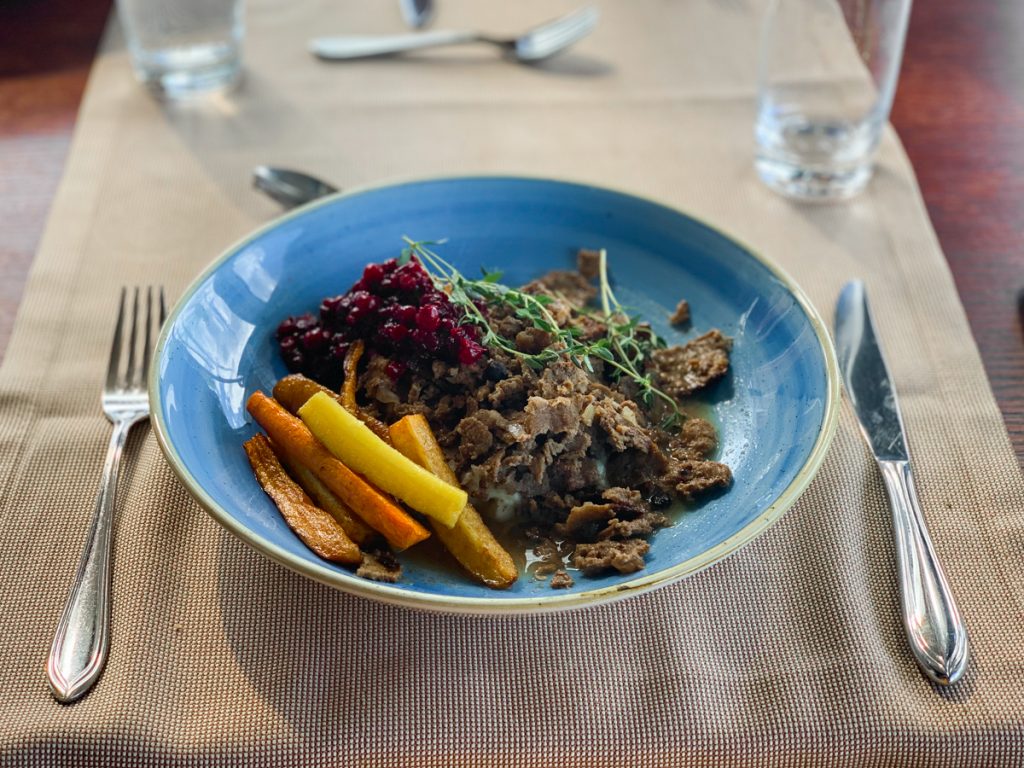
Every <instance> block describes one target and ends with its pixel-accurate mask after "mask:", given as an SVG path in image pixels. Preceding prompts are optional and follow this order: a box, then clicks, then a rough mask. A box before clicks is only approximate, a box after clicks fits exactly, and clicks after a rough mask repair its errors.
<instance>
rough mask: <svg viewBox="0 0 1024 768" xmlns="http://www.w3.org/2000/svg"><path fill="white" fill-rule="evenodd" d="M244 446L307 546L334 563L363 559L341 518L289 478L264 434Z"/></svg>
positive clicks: (255, 469)
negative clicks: (312, 499) (312, 498)
mask: <svg viewBox="0 0 1024 768" xmlns="http://www.w3.org/2000/svg"><path fill="white" fill-rule="evenodd" d="M244 447H245V453H246V455H247V456H248V457H249V463H250V464H251V465H252V471H253V473H254V474H255V475H256V479H257V480H258V481H259V484H260V485H261V486H262V488H263V490H264V491H266V493H267V495H268V496H269V497H270V498H271V499H272V500H273V502H274V504H276V505H277V508H278V509H279V510H281V516H282V517H284V520H285V522H286V523H288V527H289V528H291V529H292V530H293V531H295V535H296V536H298V537H299V538H300V539H302V542H303V543H304V544H305V545H306V546H307V547H309V548H310V549H311V550H313V551H314V552H316V553H317V554H318V555H320V557H322V558H324V559H325V560H331V561H332V562H336V563H348V564H350V565H355V564H356V563H359V562H361V561H362V559H363V556H362V553H361V552H360V551H359V545H357V544H356V543H355V542H354V541H352V539H350V538H349V537H348V535H347V534H346V533H345V530H344V528H342V527H341V525H340V524H339V523H338V521H337V520H335V519H334V517H333V516H331V514H330V513H328V512H326V511H324V510H322V509H320V507H318V506H316V505H315V504H314V503H313V502H312V501H311V500H310V498H309V497H308V496H307V495H306V494H305V493H304V492H303V490H302V489H301V488H300V487H299V486H298V485H297V484H296V483H295V481H294V480H292V479H291V478H290V477H288V473H287V472H285V471H284V467H282V466H281V462H280V461H278V460H277V456H276V455H274V451H273V449H272V448H271V447H270V441H269V440H267V438H266V436H265V435H256V436H255V437H253V438H252V439H250V440H247V441H246V442H245V444H244Z"/></svg>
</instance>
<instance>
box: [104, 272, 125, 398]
mask: <svg viewBox="0 0 1024 768" xmlns="http://www.w3.org/2000/svg"><path fill="white" fill-rule="evenodd" d="M126 291H127V289H126V288H121V301H120V302H119V304H118V307H117V327H115V328H114V340H113V342H111V344H110V362H109V363H107V389H113V388H114V386H115V385H116V384H117V367H118V366H119V365H120V364H121V336H122V335H123V334H122V331H123V329H124V299H125V294H126Z"/></svg>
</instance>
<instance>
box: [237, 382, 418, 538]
mask: <svg viewBox="0 0 1024 768" xmlns="http://www.w3.org/2000/svg"><path fill="white" fill-rule="evenodd" d="M246 408H247V409H248V411H249V413H250V414H251V415H252V417H253V418H254V419H255V420H256V423H257V424H259V425H260V426H261V427H263V429H264V430H265V431H266V433H267V434H268V435H269V436H270V439H271V440H272V441H273V442H274V444H275V445H276V446H278V447H279V448H280V449H281V450H282V451H284V452H285V453H286V454H287V455H288V456H289V458H290V459H291V460H292V461H295V462H296V463H298V464H301V465H302V466H304V467H306V468H307V469H309V470H310V471H311V472H313V474H314V475H316V476H317V477H318V478H320V480H321V481H323V483H324V485H326V486H327V487H328V488H329V489H330V490H331V491H332V492H334V493H335V494H337V496H338V498H340V499H341V500H342V501H343V502H345V504H347V505H348V506H349V508H350V509H351V510H352V511H353V512H355V513H356V514H357V515H359V517H361V518H362V519H363V522H365V523H366V524H367V525H368V526H370V527H371V528H373V529H374V530H375V531H378V532H379V533H381V534H383V536H384V538H386V539H387V540H388V543H389V544H390V545H391V546H392V547H394V548H395V549H397V550H402V549H406V548H408V547H411V546H412V545H413V544H415V543H416V542H419V541H423V539H425V538H427V537H428V536H430V531H428V530H427V529H426V528H424V527H423V526H422V525H420V524H419V523H418V522H416V520H414V519H413V518H412V517H411V516H410V515H409V514H408V513H407V512H406V511H405V510H403V509H402V508H400V507H399V506H398V505H397V504H395V503H394V502H393V501H392V500H391V499H389V498H388V497H387V496H385V495H384V494H383V493H381V491H379V490H378V489H376V488H374V487H373V486H372V485H370V484H369V483H368V482H366V480H364V479H363V478H362V477H360V476H359V475H357V474H356V473H355V472H353V471H352V470H351V469H349V468H348V467H347V466H345V465H344V464H343V463H342V462H341V461H339V460H338V459H337V458H336V457H335V456H333V455H331V453H330V451H328V450H327V449H326V448H325V447H324V446H323V444H322V443H321V442H320V441H319V440H317V439H316V438H315V437H313V433H312V432H310V431H309V429H308V428H307V427H306V425H305V424H303V423H302V421H301V420H300V419H298V418H297V417H295V416H292V415H291V414H290V413H288V411H286V410H285V409H284V408H283V407H282V406H281V404H280V403H278V402H277V401H275V400H272V399H271V398H269V397H267V396H266V395H265V394H263V393H262V392H254V393H253V395H252V396H251V397H250V398H249V402H248V403H247V405H246Z"/></svg>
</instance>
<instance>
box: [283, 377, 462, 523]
mask: <svg viewBox="0 0 1024 768" xmlns="http://www.w3.org/2000/svg"><path fill="white" fill-rule="evenodd" d="M299 417H300V418H301V419H302V420H303V421H304V422H305V423H306V426H307V427H309V430H310V431H311V432H312V433H313V434H314V435H316V437H317V439H318V440H320V442H322V443H323V444H324V445H325V446H326V447H327V450H329V451H330V452H331V453H332V454H334V455H335V456H337V457H338V458H339V459H341V460H342V461H343V462H344V463H345V464H347V465H348V466H350V467H352V469H354V470H355V471H357V472H359V473H360V474H362V475H365V476H366V478H367V479H368V480H369V481H370V482H372V483H373V484H374V485H376V486H377V487H378V488H380V489H381V490H384V491H387V492H388V493H393V494H394V495H395V496H396V497H397V498H399V499H401V500H402V501H404V502H405V503H406V504H408V505H409V506H410V507H412V508H413V509H415V510H416V511H417V512H422V513H423V514H424V515H427V516H429V517H433V518H435V519H437V520H440V521H441V522H442V523H444V524H445V525H447V526H449V527H450V526H453V525H455V521H456V520H458V519H459V515H460V514H461V513H462V509H463V507H465V506H466V492H465V491H464V490H462V489H461V488H458V487H455V486H451V485H449V484H448V483H446V482H444V481H443V480H441V479H440V478H438V477H436V476H435V475H433V474H431V473H430V472H428V471H427V470H425V469H424V468H423V467H421V466H420V465H419V464H417V463H416V462H414V461H411V460H410V459H407V458H406V457H405V456H403V455H402V454H401V453H399V452H398V451H396V450H395V449H394V448H392V447H391V446H390V445H388V444H387V443H385V442H384V441H383V440H381V439H380V438H379V437H377V436H376V435H375V434H373V432H371V431H370V429H369V428H368V427H367V426H366V425H365V424H363V423H362V422H361V421H359V419H357V418H356V417H355V416H353V415H352V414H351V413H349V411H348V410H347V409H346V408H345V407H344V406H343V405H341V403H339V402H338V401H337V400H332V399H331V398H329V397H327V396H326V395H324V394H322V393H317V394H315V395H313V396H312V397H311V398H309V400H307V401H306V404H305V405H304V406H302V407H301V408H299Z"/></svg>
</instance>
